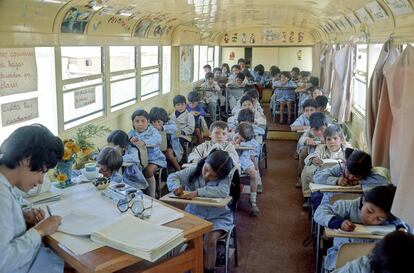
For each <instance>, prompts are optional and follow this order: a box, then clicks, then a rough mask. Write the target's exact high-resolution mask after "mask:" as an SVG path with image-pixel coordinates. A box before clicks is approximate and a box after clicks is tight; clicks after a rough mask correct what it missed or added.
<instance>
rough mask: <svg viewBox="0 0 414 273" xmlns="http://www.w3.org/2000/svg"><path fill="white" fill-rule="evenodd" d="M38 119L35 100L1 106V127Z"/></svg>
mask: <svg viewBox="0 0 414 273" xmlns="http://www.w3.org/2000/svg"><path fill="white" fill-rule="evenodd" d="M38 117H39V110H38V101H37V98H33V99H28V100H21V101H15V102H10V103H5V104H2V105H1V124H2V126H3V127H6V126H9V125H12V124H17V123H21V122H24V121H28V120H31V119H35V118H38Z"/></svg>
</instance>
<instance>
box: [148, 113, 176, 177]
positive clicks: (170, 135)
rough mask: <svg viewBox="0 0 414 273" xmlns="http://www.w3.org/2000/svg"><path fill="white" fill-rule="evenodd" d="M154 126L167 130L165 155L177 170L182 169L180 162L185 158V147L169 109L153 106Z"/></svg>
mask: <svg viewBox="0 0 414 273" xmlns="http://www.w3.org/2000/svg"><path fill="white" fill-rule="evenodd" d="M149 117H150V121H151V124H152V126H154V128H155V129H157V130H158V131H159V132H162V131H165V133H166V134H167V150H166V151H165V156H166V157H167V160H168V161H169V162H170V163H171V164H172V165H173V167H174V169H175V170H176V171H179V170H181V166H180V164H179V163H178V162H180V161H181V159H182V158H183V152H184V151H183V147H182V146H181V144H180V140H179V138H178V137H177V134H176V133H177V125H176V124H175V122H174V121H173V120H171V119H170V118H169V117H168V113H167V111H165V109H164V108H161V107H152V108H151V111H150V113H149Z"/></svg>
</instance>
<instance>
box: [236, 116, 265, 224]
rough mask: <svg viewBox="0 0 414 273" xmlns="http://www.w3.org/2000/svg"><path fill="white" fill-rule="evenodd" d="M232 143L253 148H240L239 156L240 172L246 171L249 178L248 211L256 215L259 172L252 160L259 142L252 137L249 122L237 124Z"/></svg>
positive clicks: (257, 155) (252, 131)
mask: <svg viewBox="0 0 414 273" xmlns="http://www.w3.org/2000/svg"><path fill="white" fill-rule="evenodd" d="M234 144H235V146H236V148H237V147H253V150H240V151H239V158H240V167H241V171H242V173H247V174H248V175H249V179H250V203H251V205H252V208H251V211H250V213H251V215H253V216H257V215H259V213H260V210H259V207H258V206H257V202H256V197H257V182H258V176H260V174H259V172H258V171H256V165H257V164H254V161H255V160H256V157H257V158H258V157H259V153H260V144H259V143H258V142H257V141H256V140H255V139H254V130H253V126H252V125H251V124H248V123H246V122H242V123H240V124H239V125H238V126H237V128H236V135H235V138H234Z"/></svg>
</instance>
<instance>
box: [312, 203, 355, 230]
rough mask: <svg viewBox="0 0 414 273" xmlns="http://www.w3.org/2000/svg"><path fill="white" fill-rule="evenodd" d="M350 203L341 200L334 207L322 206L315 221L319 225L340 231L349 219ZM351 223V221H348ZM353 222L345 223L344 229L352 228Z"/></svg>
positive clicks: (314, 216) (318, 209)
mask: <svg viewBox="0 0 414 273" xmlns="http://www.w3.org/2000/svg"><path fill="white" fill-rule="evenodd" d="M349 204H350V203H349V202H347V201H346V200H339V201H337V202H335V203H334V204H333V205H331V204H321V205H319V207H318V208H317V209H316V211H315V214H314V215H313V219H314V220H315V222H317V223H318V224H320V225H322V226H324V227H329V228H332V229H339V228H341V227H342V224H343V223H344V222H345V220H346V219H347V218H349V210H350V209H349ZM348 221H349V220H348ZM351 226H352V223H351V221H349V222H345V224H344V228H347V227H351Z"/></svg>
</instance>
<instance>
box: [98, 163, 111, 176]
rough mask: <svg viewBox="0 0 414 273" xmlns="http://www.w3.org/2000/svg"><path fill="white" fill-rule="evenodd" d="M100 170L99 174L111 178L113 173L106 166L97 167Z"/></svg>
mask: <svg viewBox="0 0 414 273" xmlns="http://www.w3.org/2000/svg"><path fill="white" fill-rule="evenodd" d="M97 167H98V168H99V173H101V174H102V175H103V176H104V177H111V176H112V171H111V170H110V169H109V168H108V167H107V166H105V165H97Z"/></svg>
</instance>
